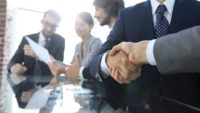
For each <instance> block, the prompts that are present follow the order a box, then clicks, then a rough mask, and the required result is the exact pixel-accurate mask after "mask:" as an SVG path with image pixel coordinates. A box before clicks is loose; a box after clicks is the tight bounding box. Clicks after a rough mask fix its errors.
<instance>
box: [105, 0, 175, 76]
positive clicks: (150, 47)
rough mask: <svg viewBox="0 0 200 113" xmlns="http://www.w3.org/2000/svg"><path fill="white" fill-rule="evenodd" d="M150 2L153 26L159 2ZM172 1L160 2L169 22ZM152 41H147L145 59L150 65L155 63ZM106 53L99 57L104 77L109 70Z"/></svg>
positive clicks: (155, 0)
mask: <svg viewBox="0 0 200 113" xmlns="http://www.w3.org/2000/svg"><path fill="white" fill-rule="evenodd" d="M150 2H151V7H152V15H153V22H154V26H155V24H156V13H155V12H156V9H157V7H158V6H159V5H160V4H161V3H159V2H158V1H157V0H150ZM174 3H175V0H165V2H163V3H162V4H164V5H165V6H166V8H167V11H166V12H165V14H164V15H165V17H166V18H167V20H168V22H169V24H170V22H171V18H172V13H173V9H174ZM154 42H155V41H152V42H151V43H149V44H148V45H147V48H148V49H147V51H146V53H147V60H148V62H149V63H150V64H152V65H155V64H156V62H155V57H154V54H153V47H154ZM107 53H108V52H106V53H104V55H103V57H102V59H101V71H102V73H103V75H104V77H107V76H109V70H108V66H107V64H106V61H105V60H106V56H107Z"/></svg>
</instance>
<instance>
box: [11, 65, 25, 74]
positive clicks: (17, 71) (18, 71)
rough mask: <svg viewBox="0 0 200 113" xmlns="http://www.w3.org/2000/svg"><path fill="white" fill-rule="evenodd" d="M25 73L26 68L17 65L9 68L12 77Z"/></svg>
mask: <svg viewBox="0 0 200 113" xmlns="http://www.w3.org/2000/svg"><path fill="white" fill-rule="evenodd" d="M26 71H27V68H26V67H25V66H23V65H21V64H19V63H17V64H15V65H13V66H12V67H11V73H12V74H14V75H22V74H23V73H24V72H26Z"/></svg>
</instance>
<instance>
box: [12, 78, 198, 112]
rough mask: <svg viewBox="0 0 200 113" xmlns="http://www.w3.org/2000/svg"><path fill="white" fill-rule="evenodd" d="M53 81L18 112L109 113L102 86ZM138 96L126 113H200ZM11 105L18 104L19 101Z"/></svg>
mask: <svg viewBox="0 0 200 113" xmlns="http://www.w3.org/2000/svg"><path fill="white" fill-rule="evenodd" d="M52 81H54V82H55V83H53V82H51V83H53V85H55V86H51V87H50V86H46V87H44V88H39V89H38V90H37V91H35V93H34V94H33V96H32V98H31V99H30V101H29V102H28V104H27V105H26V107H25V108H24V109H21V108H19V109H18V110H19V112H20V113H110V112H109V111H108V110H105V111H103V110H102V109H103V106H104V105H105V104H106V105H108V103H106V102H105V101H104V98H105V91H104V88H103V87H102V84H99V82H97V81H95V80H93V79H88V80H80V79H66V78H65V77H63V76H61V77H58V78H55V80H52ZM50 85H52V84H50ZM10 89H11V88H10ZM11 90H12V89H11ZM138 94H140V97H135V98H136V100H135V101H132V102H131V103H129V104H128V105H127V106H126V109H125V110H126V112H127V113H200V109H199V108H195V107H193V106H189V105H186V104H184V103H180V102H177V101H175V100H172V99H169V98H166V97H161V96H159V95H155V94H151V93H147V92H145V91H138ZM13 95H14V94H13ZM11 103H12V104H13V103H16V104H17V102H16V101H15V102H13V101H12V102H11ZM16 107H18V106H17V105H12V107H11V109H12V110H11V111H12V112H11V113H18V112H17V110H16ZM102 111H103V112H102Z"/></svg>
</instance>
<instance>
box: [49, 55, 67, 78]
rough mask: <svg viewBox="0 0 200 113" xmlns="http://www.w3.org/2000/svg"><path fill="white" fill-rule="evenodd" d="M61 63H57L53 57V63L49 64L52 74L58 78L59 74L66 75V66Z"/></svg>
mask: <svg viewBox="0 0 200 113" xmlns="http://www.w3.org/2000/svg"><path fill="white" fill-rule="evenodd" d="M58 62H59V61H57V60H56V59H55V58H53V57H52V56H51V62H50V63H49V64H48V66H49V69H50V70H51V73H52V74H53V75H54V76H57V75H59V74H62V73H66V66H65V65H64V64H63V65H62V64H60V63H58Z"/></svg>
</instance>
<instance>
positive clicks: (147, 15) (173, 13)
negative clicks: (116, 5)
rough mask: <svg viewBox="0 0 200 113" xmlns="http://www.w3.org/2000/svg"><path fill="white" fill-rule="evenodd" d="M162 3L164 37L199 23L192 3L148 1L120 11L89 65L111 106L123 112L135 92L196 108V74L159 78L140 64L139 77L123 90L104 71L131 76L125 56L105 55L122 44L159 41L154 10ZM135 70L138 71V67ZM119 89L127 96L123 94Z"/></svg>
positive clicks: (195, 4)
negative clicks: (102, 85) (147, 93)
mask: <svg viewBox="0 0 200 113" xmlns="http://www.w3.org/2000/svg"><path fill="white" fill-rule="evenodd" d="M162 4H164V5H165V7H166V8H165V9H167V10H166V12H164V16H165V21H166V20H167V22H168V24H169V26H168V28H167V30H165V31H167V33H166V34H170V33H175V32H178V31H180V30H183V29H186V28H189V27H192V26H195V25H199V24H200V15H199V14H198V11H199V10H200V3H199V2H197V1H194V0H191V1H189V0H176V1H175V0H148V1H146V2H143V3H140V4H137V5H135V6H133V7H129V8H126V9H125V10H123V11H121V13H120V15H119V17H118V19H117V21H116V23H115V25H114V27H113V30H112V31H111V32H110V35H109V36H108V37H109V39H108V40H107V41H106V42H105V43H104V44H103V46H102V48H101V50H100V52H99V53H98V55H97V56H96V57H95V58H94V59H93V62H92V64H91V66H90V71H91V73H92V75H93V76H94V77H95V78H97V79H99V80H100V81H103V83H104V84H105V87H108V89H110V91H109V90H108V94H109V97H110V98H111V105H112V106H113V107H115V108H118V107H122V108H124V109H125V106H126V105H127V104H129V105H134V104H135V103H134V100H137V98H138V97H139V94H137V90H140V91H141V90H143V91H146V92H151V93H152V92H153V93H156V94H158V95H161V96H165V97H169V98H172V99H175V100H177V101H181V102H183V103H186V104H190V105H194V106H199V105H200V104H199V103H200V101H199V96H198V95H199V94H200V93H199V87H198V85H199V82H198V80H199V75H198V74H197V73H187V74H176V75H170V76H162V75H161V74H160V73H159V72H158V70H157V69H156V67H154V66H150V65H144V66H142V72H141V75H140V78H139V79H137V80H135V81H133V82H132V83H130V84H128V85H126V87H124V86H123V85H120V84H119V83H117V82H116V81H113V79H112V78H111V77H110V75H109V70H108V68H116V69H118V70H120V71H119V74H121V75H128V74H132V73H134V70H132V69H134V64H131V63H130V62H128V57H127V55H126V54H125V53H124V52H119V53H118V54H116V55H114V56H109V54H107V53H108V52H109V50H111V49H112V47H113V46H115V45H117V44H119V43H120V42H122V41H130V42H138V41H141V40H151V39H155V38H159V37H160V35H158V33H157V31H158V30H157V31H156V29H157V27H158V26H157V22H158V20H157V17H156V16H157V15H158V14H157V13H156V10H157V8H158V7H159V5H162ZM152 14H153V15H152ZM161 36H162V35H161ZM106 66H108V68H106ZM136 70H137V71H140V68H138V69H136ZM188 75H189V76H188ZM185 83H187V84H185ZM123 90H125V91H126V92H127V94H125V93H124V94H123V92H122V91H123ZM125 91H124V92H125ZM124 95H126V96H124ZM124 97H125V98H124ZM129 108H130V107H129Z"/></svg>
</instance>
